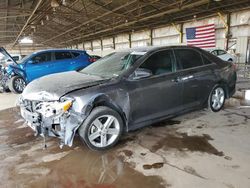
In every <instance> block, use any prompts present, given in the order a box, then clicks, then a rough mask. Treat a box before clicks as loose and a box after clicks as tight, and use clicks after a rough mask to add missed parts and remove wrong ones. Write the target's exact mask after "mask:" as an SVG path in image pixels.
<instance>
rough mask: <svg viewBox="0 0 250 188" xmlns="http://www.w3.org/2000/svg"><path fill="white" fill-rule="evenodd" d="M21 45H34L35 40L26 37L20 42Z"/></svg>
mask: <svg viewBox="0 0 250 188" xmlns="http://www.w3.org/2000/svg"><path fill="white" fill-rule="evenodd" d="M19 43H20V44H33V40H32V39H31V38H29V37H24V38H22V39H21V40H20V41H19Z"/></svg>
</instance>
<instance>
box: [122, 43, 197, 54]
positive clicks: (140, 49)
mask: <svg viewBox="0 0 250 188" xmlns="http://www.w3.org/2000/svg"><path fill="white" fill-rule="evenodd" d="M179 47H181V48H188V49H200V48H197V47H194V46H187V45H166V46H145V47H135V48H130V49H124V50H119V52H151V51H155V50H160V49H166V48H179Z"/></svg>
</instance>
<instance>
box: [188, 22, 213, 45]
mask: <svg viewBox="0 0 250 188" xmlns="http://www.w3.org/2000/svg"><path fill="white" fill-rule="evenodd" d="M186 37H187V44H188V45H192V46H197V47H200V48H211V47H215V44H216V41H215V25H214V24H209V25H203V26H198V27H192V28H186Z"/></svg>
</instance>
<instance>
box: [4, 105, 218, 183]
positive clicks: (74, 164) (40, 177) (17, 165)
mask: <svg viewBox="0 0 250 188" xmlns="http://www.w3.org/2000/svg"><path fill="white" fill-rule="evenodd" d="M0 120H1V121H0V159H1V160H0V166H1V168H0V180H1V182H3V183H6V184H7V185H9V186H8V187H13V186H17V185H22V186H25V187H38V188H39V187H53V188H54V187H65V188H66V187H67V188H68V187H83V188H115V187H126V188H127V187H129V188H133V187H144V188H147V187H148V188H152V187H154V188H157V187H166V185H168V184H167V182H164V181H163V180H162V179H161V178H160V177H158V176H145V175H143V174H141V173H140V172H137V171H136V170H134V169H133V167H132V166H131V164H128V163H126V162H124V157H128V158H129V157H132V156H133V151H131V150H129V149H122V147H123V146H125V145H126V143H128V142H134V143H135V144H140V145H141V146H143V147H145V148H148V149H149V150H150V151H151V152H157V151H158V150H160V149H163V150H171V149H175V150H179V151H184V152H185V151H191V152H204V153H209V154H213V155H217V156H223V152H220V151H218V150H217V149H216V148H214V147H213V146H212V145H211V144H210V143H209V141H210V140H212V138H211V137H210V136H209V135H206V134H204V135H202V136H188V135H187V134H185V133H178V132H176V131H174V129H173V128H172V127H173V126H168V125H175V124H180V123H181V122H180V121H174V120H167V121H163V122H161V123H158V124H154V125H152V126H151V127H148V128H145V129H143V130H139V131H136V132H134V133H130V134H128V135H125V136H124V137H123V138H122V140H121V141H120V142H119V144H118V146H116V147H115V148H113V149H112V150H109V151H107V152H102V153H99V152H93V151H91V150H89V149H88V148H87V147H86V146H85V145H83V144H82V143H81V142H80V139H79V138H78V137H77V138H76V139H75V142H74V147H72V148H69V147H64V148H63V149H62V150H61V149H59V147H58V140H57V139H55V138H50V139H48V146H49V147H48V149H46V150H43V148H42V138H40V137H34V136H33V132H32V130H31V129H30V128H26V127H25V126H22V125H23V121H21V118H20V114H19V112H18V110H17V109H16V108H13V109H8V110H4V111H0ZM17 127H21V128H17ZM163 130H164V131H163ZM170 130H172V131H170ZM1 132H2V133H1ZM6 136H7V138H6ZM121 153H122V154H123V155H121ZM146 155H147V153H141V156H143V157H146ZM6 164H7V165H6ZM163 166H164V163H162V162H157V161H155V162H154V161H152V164H144V165H143V169H144V170H149V169H160V168H162V167H163ZM189 171H191V170H190V169H189ZM4 173H5V176H1V174H4Z"/></svg>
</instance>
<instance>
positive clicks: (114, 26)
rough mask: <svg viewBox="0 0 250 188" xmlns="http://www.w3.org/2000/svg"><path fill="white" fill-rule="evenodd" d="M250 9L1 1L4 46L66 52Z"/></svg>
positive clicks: (195, 3)
mask: <svg viewBox="0 0 250 188" xmlns="http://www.w3.org/2000/svg"><path fill="white" fill-rule="evenodd" d="M246 8H250V1H249V0H237V1H235V0H178V1H176V0H1V1H0V25H1V27H0V46H6V45H10V46H12V47H13V46H16V45H18V44H19V42H20V40H21V39H23V38H24V37H27V36H28V37H30V38H32V39H33V41H34V44H33V45H44V46H50V47H65V46H70V45H73V44H77V43H81V42H83V41H88V40H92V39H100V38H102V37H107V36H112V35H115V34H118V33H122V32H133V31H136V30H139V29H146V28H154V27H156V26H160V25H166V24H171V23H181V22H185V21H188V20H192V19H194V16H195V17H196V19H199V18H201V17H205V16H209V15H214V14H216V13H217V12H221V13H229V12H233V11H236V10H241V9H246Z"/></svg>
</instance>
